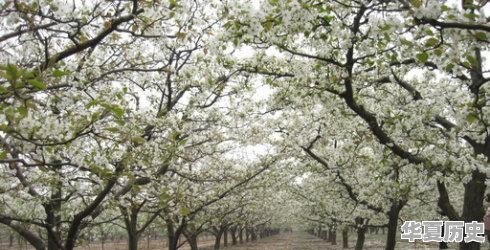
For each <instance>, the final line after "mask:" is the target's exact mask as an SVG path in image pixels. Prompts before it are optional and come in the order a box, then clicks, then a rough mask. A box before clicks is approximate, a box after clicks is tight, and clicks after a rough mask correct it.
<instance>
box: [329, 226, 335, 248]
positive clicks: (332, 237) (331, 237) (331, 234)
mask: <svg viewBox="0 0 490 250" xmlns="http://www.w3.org/2000/svg"><path fill="white" fill-rule="evenodd" d="M328 241H329V242H330V244H332V245H337V230H336V229H335V228H334V227H331V228H330V229H329V230H328Z"/></svg>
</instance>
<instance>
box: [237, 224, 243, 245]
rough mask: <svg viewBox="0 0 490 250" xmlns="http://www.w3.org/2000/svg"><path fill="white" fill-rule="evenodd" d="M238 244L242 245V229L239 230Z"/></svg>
mask: <svg viewBox="0 0 490 250" xmlns="http://www.w3.org/2000/svg"><path fill="white" fill-rule="evenodd" d="M238 242H240V244H243V227H240V229H239V232H238Z"/></svg>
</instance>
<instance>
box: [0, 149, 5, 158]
mask: <svg viewBox="0 0 490 250" xmlns="http://www.w3.org/2000/svg"><path fill="white" fill-rule="evenodd" d="M6 158H7V151H4V150H3V149H0V160H3V159H6Z"/></svg>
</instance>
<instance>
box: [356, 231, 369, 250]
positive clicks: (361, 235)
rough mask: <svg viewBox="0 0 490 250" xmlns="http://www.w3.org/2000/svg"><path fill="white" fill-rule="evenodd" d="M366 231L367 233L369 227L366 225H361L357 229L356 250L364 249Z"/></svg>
mask: <svg viewBox="0 0 490 250" xmlns="http://www.w3.org/2000/svg"><path fill="white" fill-rule="evenodd" d="M366 231H367V227H366V226H365V225H360V226H359V227H358V228H357V240H356V248H355V250H362V248H363V247H364V241H365V239H366Z"/></svg>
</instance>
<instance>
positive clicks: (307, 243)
mask: <svg viewBox="0 0 490 250" xmlns="http://www.w3.org/2000/svg"><path fill="white" fill-rule="evenodd" d="M371 236H372V237H369V236H368V237H367V239H366V244H365V246H364V249H384V242H383V239H382V238H383V237H384V236H383V235H371ZM378 238H379V239H378ZM338 240H339V241H338V242H337V243H338V244H337V245H335V246H334V245H331V244H330V243H328V242H326V241H324V240H321V239H319V238H316V237H314V236H312V235H309V234H307V233H303V232H295V233H289V234H280V235H276V236H273V237H269V238H266V239H261V240H258V241H257V242H252V243H247V244H243V245H240V246H233V247H227V248H223V249H224V250H338V249H342V242H341V241H340V239H338ZM354 245H355V237H352V236H351V239H350V240H349V249H353V248H354ZM208 249H210V248H206V250H208ZM397 249H400V250H402V249H404V250H405V249H426V250H437V249H438V247H437V244H436V243H431V244H426V243H421V242H419V243H417V244H415V243H408V242H399V243H398V245H397ZM451 249H456V248H454V247H452V248H451Z"/></svg>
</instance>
